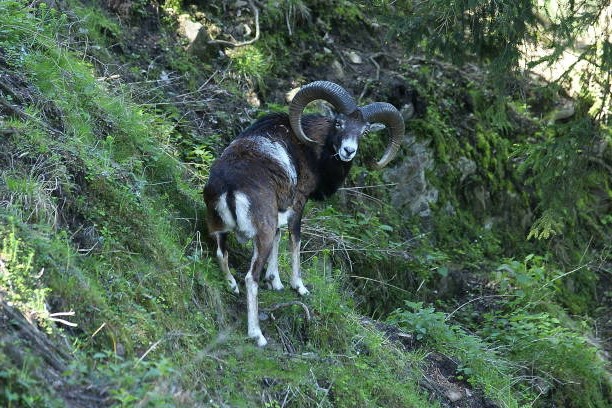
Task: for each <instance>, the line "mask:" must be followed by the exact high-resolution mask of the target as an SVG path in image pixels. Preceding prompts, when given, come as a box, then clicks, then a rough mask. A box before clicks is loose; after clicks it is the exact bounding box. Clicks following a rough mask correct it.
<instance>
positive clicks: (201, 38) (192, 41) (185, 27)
mask: <svg viewBox="0 0 612 408" xmlns="http://www.w3.org/2000/svg"><path fill="white" fill-rule="evenodd" d="M178 23H179V29H178V32H179V34H180V35H182V36H183V37H185V38H187V39H188V40H189V45H188V46H187V51H188V52H189V53H191V54H193V55H195V56H196V57H198V58H200V59H208V58H209V57H210V55H212V53H214V50H215V47H214V46H212V45H211V44H209V43H208V42H209V41H210V40H211V39H212V38H211V36H210V34H209V33H208V30H207V29H206V27H204V25H203V24H202V23H199V22H197V21H192V20H191V17H190V16H189V15H188V14H181V15H180V16H179V17H178Z"/></svg>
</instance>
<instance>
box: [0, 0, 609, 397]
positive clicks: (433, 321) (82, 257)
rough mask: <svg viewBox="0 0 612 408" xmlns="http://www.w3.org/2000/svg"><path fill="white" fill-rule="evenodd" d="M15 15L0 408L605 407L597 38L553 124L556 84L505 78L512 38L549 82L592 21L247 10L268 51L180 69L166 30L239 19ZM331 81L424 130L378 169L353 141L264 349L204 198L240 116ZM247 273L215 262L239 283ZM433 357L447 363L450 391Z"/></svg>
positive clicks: (5, 24)
mask: <svg viewBox="0 0 612 408" xmlns="http://www.w3.org/2000/svg"><path fill="white" fill-rule="evenodd" d="M30 3H31V2H25V1H18V0H4V1H0V71H1V72H2V75H0V405H2V406H8V407H18V406H51V407H52V406H58V407H59V406H66V405H70V401H72V400H71V399H70V398H75V397H74V396H75V395H83V396H84V398H85V397H87V398H91V399H90V400H89V401H90V403H91V404H92V406H93V405H96V402H98V403H99V404H100V405H102V404H107V405H108V404H110V405H113V406H135V405H146V406H159V407H162V406H163V407H165V406H264V407H284V406H296V407H301V406H323V407H331V406H333V407H337V406H339V407H344V406H346V407H353V406H372V407H374V406H389V407H396V406H397V407H399V406H402V407H404V406H405V407H430V406H439V405H441V404H442V403H447V402H448V400H449V398H450V397H448V393H446V392H445V391H444V390H443V391H440V388H437V387H442V389H443V384H446V385H447V386H448V384H451V385H452V386H454V387H455V388H457V389H460V390H465V389H466V387H471V389H472V391H471V392H473V394H474V395H476V396H478V395H480V394H482V398H483V399H484V398H486V399H488V400H489V401H493V402H494V403H496V404H498V405H499V406H504V407H519V406H536V407H540V406H541V407H545V406H552V405H555V406H567V407H605V406H607V405H608V404H609V402H610V398H611V393H612V391H611V383H612V382H611V377H610V372H609V362H608V361H607V360H606V359H605V357H604V355H605V354H604V353H603V352H602V351H608V352H609V350H606V349H605V346H603V345H601V344H600V342H602V340H605V336H606V330H608V331H609V330H610V328H609V322H607V323H606V322H605V321H604V320H606V316H609V312H610V304H609V302H610V288H609V280H610V278H609V275H610V249H611V247H610V242H612V240H611V238H612V237H611V235H610V224H611V223H612V216H611V215H610V208H611V207H610V202H611V201H612V192H611V191H612V187H611V180H612V178H611V177H610V168H611V167H610V163H611V162H612V156H611V150H610V142H611V140H612V134H611V131H610V124H609V117H608V116H606V113H605V112H607V111H606V106H609V103H610V101H609V96H606V95H609V92H608V93H607V94H606V93H601V92H600V93H598V91H596V90H594V89H593V87H592V86H594V85H593V84H599V85H598V86H603V87H605V86H606V85H605V84H606V80H607V81H608V82H607V83H608V90H609V78H610V74H609V72H611V70H609V69H608V70H607V71H606V69H605V68H606V67H609V64H610V49H611V48H610V46H609V39H608V40H606V41H608V42H605V41H603V40H600V39H595V43H594V45H593V47H594V48H593V47H587V48H585V49H584V51H585V52H584V54H582V57H583V58H584V59H585V60H589V61H596V62H597V64H595V66H596V67H597V69H594V70H593V71H590V72H588V73H585V74H584V75H585V76H584V78H585V83H588V84H589V85H588V86H587V85H584V87H583V88H582V89H580V90H579V91H578V92H575V93H574V94H573V95H574V99H572V101H571V102H572V104H573V105H572V106H573V109H574V111H573V113H572V114H571V115H570V116H567V117H563V118H561V119H559V115H558V108H557V107H555V106H554V104H555V103H557V101H558V100H559V99H560V97H563V100H569V99H570V98H569V96H568V95H567V94H565V93H564V92H565V91H564V89H565V88H566V85H567V83H566V82H567V78H568V76H570V74H569V73H570V72H571V69H568V71H567V72H565V73H564V75H563V77H562V78H560V79H559V81H558V82H557V83H554V84H546V83H543V82H535V81H532V80H530V79H528V78H526V77H523V76H520V75H517V74H515V72H516V68H517V66H518V65H517V64H518V61H520V59H521V57H522V55H521V52H520V51H521V50H522V41H524V40H526V39H528V38H529V37H530V36H531V35H532V34H534V33H537V34H538V35H539V36H541V37H542V38H545V41H544V40H542V41H543V42H546V43H547V44H548V45H551V46H553V49H554V51H553V52H552V54H551V55H547V56H546V57H545V58H544V57H543V60H546V61H548V60H551V61H552V60H554V58H555V55H557V56H559V55H560V54H561V51H562V49H563V47H571V46H572V44H573V43H574V42H573V41H569V39H571V38H574V39H575V38H578V37H577V36H578V34H580V32H581V30H583V29H584V26H585V25H586V24H589V23H591V22H593V21H595V20H593V19H594V16H595V15H596V11H597V10H600V9H598V8H596V7H595V6H592V7H591V6H590V3H589V4H588V6H589V7H586V6H585V7H586V8H585V9H581V10H579V11H581V12H580V13H575V14H574V16H575V19H574V20H571V21H570V20H568V19H569V18H570V17H565V16H566V15H567V16H569V15H570V14H569V13H567V14H564V13H561V12H559V13H558V14H555V13H552V12H548V11H547V13H548V14H546V19H547V20H546V21H548V22H549V23H550V24H551V25H549V26H548V27H550V29H546V25H545V24H540V23H539V22H538V21H540V20H541V17H542V13H543V11H542V10H549V9H548V8H541V7H539V6H538V7H536V6H534V4H532V3H530V2H527V3H524V4H521V5H518V6H517V5H515V4H514V3H512V2H508V1H502V2H489V1H482V2H475V3H474V2H467V3H466V2H459V3H456V4H455V3H453V4H452V5H451V6H449V5H447V3H448V2H446V3H445V2H440V1H435V2H429V3H427V2H421V3H418V4H416V3H414V2H405V1H397V2H395V1H394V2H389V1H380V2H373V3H372V4H374V5H373V6H372V4H370V2H349V1H344V0H335V1H332V2H321V1H316V0H299V1H298V0H286V1H263V2H256V3H254V4H256V6H257V7H260V8H261V9H260V10H259V13H260V16H259V20H260V24H261V26H260V29H261V32H262V35H261V38H260V39H259V40H258V41H256V42H254V43H253V44H250V45H247V46H244V47H227V48H226V47H221V46H219V47H218V48H212V51H210V55H208V56H205V57H201V58H202V59H198V58H197V57H196V56H194V55H191V54H189V53H188V52H185V50H184V49H183V48H182V46H183V45H185V44H184V41H183V40H177V38H176V33H175V31H174V30H175V29H176V26H177V22H176V20H177V18H176V14H177V13H179V12H181V13H182V12H184V13H188V14H189V15H190V16H191V18H193V19H194V20H198V21H200V22H202V23H203V24H205V25H206V26H207V27H209V26H215V27H217V29H218V32H217V33H216V35H217V36H218V37H217V38H219V39H232V38H234V37H240V35H241V34H240V33H241V32H242V33H243V34H244V31H245V30H244V29H241V30H242V31H241V30H237V29H236V27H237V26H239V25H240V24H242V25H246V26H249V27H251V28H252V27H253V24H254V21H253V15H252V12H251V10H250V7H249V6H248V5H242V6H240V5H237V6H236V5H234V3H233V2H232V4H231V5H230V4H229V2H223V5H219V4H211V3H214V2H208V3H206V2H205V3H206V4H205V5H201V4H200V3H201V2H190V1H180V0H173V1H168V2H166V3H165V7H166V8H167V9H168V10H169V9H173V10H174V11H173V12H167V11H164V9H163V8H160V9H159V10H153V9H152V7H151V6H150V3H149V2H144V1H134V2H109V4H108V5H107V6H108V7H110V8H111V9H112V8H113V7H115V8H114V9H112V13H109V12H108V10H105V9H103V8H100V7H99V6H96V5H92V4H91V2H80V1H76V0H75V1H73V0H70V1H68V2H65V6H62V7H61V8H57V7H54V6H53V5H52V3H53V2H37V4H30ZM47 3H49V4H51V5H49V4H47ZM111 3H113V4H111ZM510 3H512V4H510ZM587 3H588V2H587ZM62 4H64V2H62ZM236 4H238V3H236ZM547 4H548V3H547ZM120 6H123V8H122V7H120ZM234 7H238V9H236V8H234ZM567 7H574V5H573V3H572V5H568V6H567ZM574 11H576V10H574ZM158 13H159V14H158ZM115 15H119V16H121V19H117V18H115V17H113V16H115ZM500 16H501V17H503V18H497V17H500ZM430 26H435V27H438V28H437V29H435V30H433V31H432V30H429V29H427V27H430ZM568 27H570V28H571V27H574V30H573V31H572V30H569V31H568ZM408 33H409V35H408ZM427 33H429V34H427ZM544 34H546V35H544ZM244 35H245V37H247V38H250V37H249V36H248V35H246V34H244ZM252 35H253V34H252V33H251V34H250V36H252ZM572 36H573V37H572ZM537 37H538V36H536V35H534V37H533V38H537ZM236 39H238V38H236ZM398 39H399V40H398ZM407 39H410V41H407ZM553 40H554V41H553ZM380 44H385V48H384V52H380ZM500 44H508V47H500ZM361 47H363V48H361ZM355 50H357V51H359V52H360V53H361V54H362V55H363V57H364V58H363V60H364V62H363V63H362V64H352V63H349V62H347V61H346V59H347V58H348V55H349V52H350V51H355ZM500 51H501V52H500ZM406 54H409V55H411V57H407V56H406ZM421 54H426V55H434V56H436V57H437V58H440V59H433V58H432V59H428V58H422V57H418V56H417V55H421ZM413 56H414V57H413ZM449 56H452V57H456V58H450V60H451V61H452V62H454V63H456V64H457V65H452V64H451V63H448V62H445V61H444V58H447V57H449ZM372 61H374V63H372ZM460 61H461V62H470V63H471V65H459V62H460ZM531 62H532V63H533V66H535V63H534V62H533V61H531ZM476 64H483V65H482V66H484V67H486V69H481V68H479V67H478V66H477V65H476ZM338 67H340V70H339V69H338ZM602 72H603V73H602ZM376 75H379V76H380V79H376V80H374V79H373V78H374V77H375V76H376ZM606 75H607V76H606ZM323 77H325V78H330V79H334V80H337V81H338V82H343V83H344V84H345V85H347V86H350V89H352V90H353V91H354V93H355V94H357V95H359V97H360V99H361V100H363V101H368V100H375V99H376V100H388V101H390V102H392V103H394V104H396V105H398V106H402V105H403V104H406V103H409V102H415V101H416V108H417V115H416V117H415V118H414V119H413V120H411V121H410V122H409V123H408V124H407V136H408V138H409V140H408V142H407V143H405V144H404V146H403V147H402V156H403V157H404V158H403V160H397V162H396V163H394V165H393V166H395V165H397V167H396V168H395V169H391V170H385V171H379V170H374V169H372V166H371V163H372V162H373V159H372V158H376V157H380V154H381V152H382V150H383V149H384V147H385V144H384V141H385V140H386V139H384V132H383V133H382V135H383V137H382V138H380V137H376V136H373V137H369V138H368V139H367V140H364V141H363V143H362V145H361V146H360V154H359V159H358V160H357V162H356V163H355V165H354V167H353V169H352V172H351V175H350V177H349V180H348V181H347V185H346V188H344V189H343V190H342V191H340V192H339V194H338V195H336V196H335V197H334V198H333V199H331V200H330V201H328V202H325V203H322V204H320V203H311V204H310V206H309V208H308V211H307V213H306V219H305V222H304V244H305V246H304V255H303V258H302V266H303V269H304V274H305V281H306V282H307V284H309V285H310V286H312V287H311V292H312V295H311V296H309V297H308V298H305V299H299V300H300V301H302V302H304V304H303V307H305V308H307V309H308V311H309V316H310V319H308V316H307V314H306V312H305V310H304V308H303V307H302V305H301V304H300V303H299V302H296V299H297V297H296V296H297V295H296V294H294V293H293V292H291V291H288V290H287V291H285V292H280V293H278V292H271V291H265V290H261V291H260V294H261V296H260V304H261V311H262V318H263V319H265V320H263V321H262V328H263V330H264V331H265V332H266V335H267V337H268V338H269V340H270V344H269V345H268V347H266V348H265V349H258V348H256V347H255V346H254V345H253V344H251V343H250V342H249V341H248V339H246V338H245V337H246V336H245V335H244V332H245V330H244V329H245V327H244V326H245V325H246V316H245V313H244V309H245V305H244V299H243V297H242V296H240V297H236V296H234V295H232V294H230V293H228V292H227V291H226V290H225V287H224V281H223V279H222V277H221V276H220V273H219V270H218V267H217V265H216V262H215V259H214V256H211V254H212V252H211V248H209V242H208V241H207V238H206V237H205V235H206V234H205V228H204V227H203V226H202V221H201V220H202V217H203V214H204V211H205V208H204V205H203V202H202V199H201V188H202V185H203V182H204V180H205V179H206V177H207V173H208V169H209V168H210V165H211V163H212V161H213V160H214V157H216V155H217V154H219V153H220V151H221V149H222V148H223V146H224V145H226V144H227V142H228V141H229V140H231V138H232V137H233V136H234V135H235V134H236V132H237V131H239V130H240V129H241V128H243V127H244V126H246V125H247V124H248V123H249V122H250V121H251V118H252V117H257V116H259V115H262V114H263V113H265V112H267V111H271V110H272V111H273V110H279V109H280V110H283V109H284V106H285V105H284V92H286V91H288V90H290V89H291V88H293V87H295V86H297V85H299V84H301V83H303V82H306V81H309V80H313V79H321V78H323ZM338 78H342V79H338ZM589 78H590V79H592V80H591V81H590V82H589V81H586V79H589ZM606 78H607V79H606ZM402 89H404V90H403V91H402ZM405 90H409V91H410V92H408V91H406V92H404V91H405ZM360 92H361V93H360ZM568 92H569V91H568ZM253 98H258V100H261V102H263V107H255V106H258V105H257V104H255V103H253ZM235 112H239V113H238V114H235ZM608 114H609V113H608ZM413 158H416V159H415V160H414V161H410V160H411V159H413ZM417 159H418V160H417ZM417 162H418V163H417ZM415 163H416V164H415ZM393 166H391V167H393ZM402 166H403V167H402ZM398 169H399V170H398ZM402 172H404V173H409V174H410V175H412V174H413V173H414V178H415V179H417V178H418V177H422V183H421V184H418V185H417V186H416V187H414V186H413V185H411V184H409V183H410V181H406V179H405V174H403V175H402V174H401V173H402ZM419 172H420V173H419ZM398 174H399V175H398ZM402 176H404V178H402ZM419 180H420V179H419ZM402 188H405V189H406V191H407V193H405V194H404V195H403V196H400V197H399V198H398V195H397V190H400V189H402ZM411 188H412V190H411ZM426 192H429V193H431V194H430V195H428V196H427V197H428V200H429V201H426V202H425V204H423V203H421V204H423V206H422V208H421V207H419V210H418V211H413V209H412V208H411V207H410V203H406V202H403V201H402V197H405V196H410V197H413V196H415V195H416V196H418V195H420V194H422V195H425V193H426ZM282 245H283V246H285V245H286V243H285V242H283V244H282ZM248 252H249V249H248V247H247V246H240V245H239V244H238V243H236V242H232V249H231V254H230V257H231V259H232V260H231V266H232V268H234V269H235V270H236V271H237V275H238V276H240V274H241V273H242V272H243V270H244V269H245V268H246V266H247V265H248V255H247V254H248ZM280 263H281V265H280V266H281V274H283V276H282V278H283V280H286V278H287V274H288V272H287V271H289V270H290V259H289V256H288V255H284V254H283V255H282V256H281V259H280ZM279 305H285V306H283V307H280V306H279ZM364 316H370V317H368V318H365V317H364ZM602 316H603V318H602ZM372 319H376V320H372ZM602 324H603V326H602V327H603V328H602V329H601V330H602V331H600V332H597V331H596V328H598V327H599V325H602ZM606 324H608V326H606ZM24 328H27V329H24ZM399 330H402V331H401V332H400V331H399ZM397 333H400V334H401V335H398V334H397ZM407 339H409V340H407ZM432 352H433V353H434V354H435V353H441V354H443V355H445V356H448V358H449V359H451V360H452V361H453V362H454V363H455V365H456V367H453V368H452V369H451V370H450V371H451V373H450V374H447V375H446V376H444V378H443V379H440V375H442V374H439V375H438V377H436V376H433V375H431V372H432V371H431V370H434V371H435V370H438V368H440V369H441V367H438V366H436V364H439V362H436V361H435V359H432V358H431V356H430V353H432ZM432 367H433V368H432ZM442 371H444V370H442ZM436 372H437V373H440V372H441V371H440V370H439V371H436ZM436 378H437V379H438V380H439V381H440V383H439V384H437V385H436V386H432V384H434V383H435V381H434V380H435V379H436ZM432 381H434V382H433V383H432ZM423 384H429V387H425V388H424V386H423ZM462 395H463V398H468V396H467V394H466V393H464V394H462ZM475 398H477V397H474V401H475ZM437 400H440V402H438V401H437ZM91 401H94V402H91ZM476 403H477V402H474V404H476ZM483 405H484V403H483Z"/></svg>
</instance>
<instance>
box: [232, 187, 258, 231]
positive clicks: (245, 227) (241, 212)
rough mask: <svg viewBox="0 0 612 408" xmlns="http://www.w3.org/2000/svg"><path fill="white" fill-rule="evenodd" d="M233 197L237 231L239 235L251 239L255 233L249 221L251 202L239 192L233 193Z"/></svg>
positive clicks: (251, 222)
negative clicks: (234, 199)
mask: <svg viewBox="0 0 612 408" xmlns="http://www.w3.org/2000/svg"><path fill="white" fill-rule="evenodd" d="M234 197H235V198H236V218H237V220H236V222H237V224H238V231H240V234H241V235H243V236H244V237H245V238H248V239H251V238H253V237H254V236H255V233H256V232H257V231H256V230H255V227H254V226H253V221H252V220H251V213H250V207H251V202H250V201H249V198H248V197H247V195H246V194H244V193H241V192H240V191H236V192H234Z"/></svg>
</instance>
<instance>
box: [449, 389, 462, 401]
mask: <svg viewBox="0 0 612 408" xmlns="http://www.w3.org/2000/svg"><path fill="white" fill-rule="evenodd" d="M446 398H448V399H449V400H450V402H457V401H459V400H460V399H461V398H463V394H461V393H460V392H458V391H455V390H448V391H447V392H446Z"/></svg>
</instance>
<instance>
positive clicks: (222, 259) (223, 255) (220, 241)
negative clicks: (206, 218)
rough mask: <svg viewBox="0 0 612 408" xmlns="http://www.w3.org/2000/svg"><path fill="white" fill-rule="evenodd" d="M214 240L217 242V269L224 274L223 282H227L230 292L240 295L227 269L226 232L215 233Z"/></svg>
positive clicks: (234, 280)
mask: <svg viewBox="0 0 612 408" xmlns="http://www.w3.org/2000/svg"><path fill="white" fill-rule="evenodd" d="M215 238H216V240H217V262H219V267H220V268H221V271H223V273H224V274H225V280H226V281H227V283H228V285H229V287H230V290H231V291H232V292H234V293H235V294H238V293H240V291H239V289H238V284H237V283H236V279H234V276H233V275H232V272H231V271H230V268H229V263H228V254H227V232H217V233H215Z"/></svg>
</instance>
